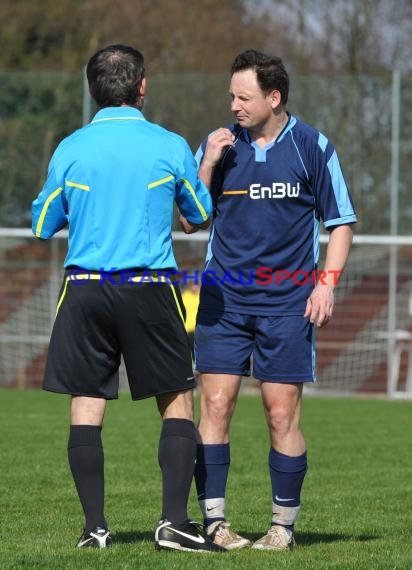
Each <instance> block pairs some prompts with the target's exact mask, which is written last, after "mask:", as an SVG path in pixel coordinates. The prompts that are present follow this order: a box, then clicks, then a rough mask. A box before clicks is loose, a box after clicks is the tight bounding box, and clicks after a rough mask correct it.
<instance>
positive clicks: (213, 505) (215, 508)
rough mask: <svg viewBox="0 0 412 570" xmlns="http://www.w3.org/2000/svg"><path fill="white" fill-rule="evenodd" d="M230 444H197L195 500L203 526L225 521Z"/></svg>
mask: <svg viewBox="0 0 412 570" xmlns="http://www.w3.org/2000/svg"><path fill="white" fill-rule="evenodd" d="M229 467H230V444H229V443H222V444H199V445H198V446H197V461H196V467H195V482H196V490H197V498H198V500H199V504H200V508H201V510H202V513H203V517H204V522H205V524H210V523H211V522H213V521H216V520H225V512H224V511H225V495H226V484H227V478H228V475H229Z"/></svg>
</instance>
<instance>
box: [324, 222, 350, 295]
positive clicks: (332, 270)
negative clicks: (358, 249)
mask: <svg viewBox="0 0 412 570" xmlns="http://www.w3.org/2000/svg"><path fill="white" fill-rule="evenodd" d="M352 238H353V232H352V228H351V226H350V225H343V226H337V227H336V228H334V229H333V230H332V232H331V234H330V237H329V243H328V247H327V250H326V261H325V266H324V268H323V270H324V272H325V274H326V277H325V278H324V279H325V282H326V283H327V284H329V285H337V282H338V279H339V277H340V275H341V273H342V272H343V269H344V267H345V265H346V261H347V259H348V255H349V250H350V247H351V245H352Z"/></svg>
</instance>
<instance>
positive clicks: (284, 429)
mask: <svg viewBox="0 0 412 570" xmlns="http://www.w3.org/2000/svg"><path fill="white" fill-rule="evenodd" d="M266 415H267V421H268V426H269V429H270V431H271V432H272V433H273V434H275V435H276V437H278V438H283V437H285V436H286V435H288V433H289V432H290V431H291V430H292V429H293V427H294V422H293V419H294V418H293V415H291V413H290V412H289V410H287V409H286V408H282V407H273V408H270V409H269V410H267V413H266Z"/></svg>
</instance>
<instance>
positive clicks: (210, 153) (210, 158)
mask: <svg viewBox="0 0 412 570" xmlns="http://www.w3.org/2000/svg"><path fill="white" fill-rule="evenodd" d="M234 140H235V136H234V134H233V133H232V132H231V131H229V129H225V128H221V129H217V131H214V132H213V133H212V134H211V135H209V137H208V139H207V144H206V149H205V154H204V156H203V159H202V162H204V161H206V164H208V165H209V166H211V167H214V166H216V164H217V163H218V162H219V160H220V159H221V158H222V156H223V154H224V152H225V150H226V149H227V147H228V146H231V145H232V144H233V142H234Z"/></svg>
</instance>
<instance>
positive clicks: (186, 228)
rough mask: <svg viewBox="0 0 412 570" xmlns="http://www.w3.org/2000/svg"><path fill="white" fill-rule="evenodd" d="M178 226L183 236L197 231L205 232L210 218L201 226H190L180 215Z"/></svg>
mask: <svg viewBox="0 0 412 570" xmlns="http://www.w3.org/2000/svg"><path fill="white" fill-rule="evenodd" d="M179 224H180V227H181V228H182V230H183V231H184V232H185V234H194V233H196V232H197V231H198V230H206V229H207V228H208V227H209V226H210V218H209V219H207V220H206V221H205V222H203V223H202V224H192V223H190V222H189V221H188V220H187V219H186V218H185V217H184V216H182V214H180V216H179Z"/></svg>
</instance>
